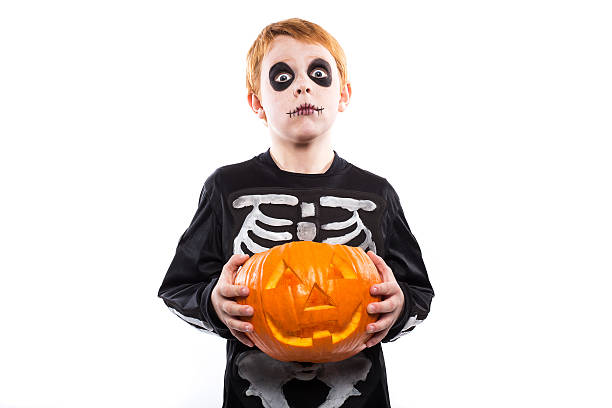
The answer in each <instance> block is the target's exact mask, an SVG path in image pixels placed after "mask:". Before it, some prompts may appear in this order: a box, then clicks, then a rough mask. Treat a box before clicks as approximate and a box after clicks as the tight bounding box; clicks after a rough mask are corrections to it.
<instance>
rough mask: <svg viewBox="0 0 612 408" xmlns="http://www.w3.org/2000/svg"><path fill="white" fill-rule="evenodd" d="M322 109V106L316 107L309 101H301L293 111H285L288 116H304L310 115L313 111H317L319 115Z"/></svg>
mask: <svg viewBox="0 0 612 408" xmlns="http://www.w3.org/2000/svg"><path fill="white" fill-rule="evenodd" d="M323 109H324V108H323V107H318V108H317V107H316V106H314V105H313V104H311V103H303V104H301V105H299V106H297V107H296V108H295V109H294V110H293V111H291V112H287V115H289V117H292V116H293V115H297V116H305V115H312V114H313V113H315V112H317V113H318V114H319V116H320V115H321V112H322V111H323Z"/></svg>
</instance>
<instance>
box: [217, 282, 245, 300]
mask: <svg viewBox="0 0 612 408" xmlns="http://www.w3.org/2000/svg"><path fill="white" fill-rule="evenodd" d="M219 293H220V294H221V296H223V297H226V298H233V297H244V296H248V295H249V288H248V286H242V285H232V284H229V283H228V284H225V285H222V286H221V287H220V288H219Z"/></svg>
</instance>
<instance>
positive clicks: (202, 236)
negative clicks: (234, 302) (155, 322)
mask: <svg viewBox="0 0 612 408" xmlns="http://www.w3.org/2000/svg"><path fill="white" fill-rule="evenodd" d="M214 175H215V174H214V173H213V174H212V175H211V176H210V177H208V179H207V180H206V181H205V183H204V187H203V188H202V192H201V194H200V200H199V203H198V209H197V211H196V213H195V215H194V217H193V219H192V221H191V224H190V225H189V227H188V228H187V230H186V231H185V232H184V233H183V235H182V236H181V238H180V240H179V243H178V246H177V248H176V254H175V255H174V258H173V259H172V262H171V264H170V267H169V268H168V271H167V272H166V276H165V277H164V280H163V282H162V284H161V287H160V288H159V291H158V294H157V296H158V297H160V298H161V299H162V300H163V301H164V303H165V304H166V306H168V308H169V309H170V311H172V312H173V313H174V314H176V315H177V316H178V317H180V318H181V319H183V320H184V321H186V322H187V323H189V324H190V325H191V326H193V327H195V328H197V329H199V330H201V331H204V332H206V333H211V334H216V335H218V336H221V337H223V338H226V339H234V336H233V335H232V334H231V332H230V331H229V329H228V328H227V326H225V324H224V323H223V322H221V320H220V319H219V317H218V316H217V314H216V312H215V310H214V308H213V306H212V303H211V302H210V295H211V293H212V290H213V288H214V287H215V285H216V283H217V280H218V279H219V276H220V275H221V270H222V269H223V265H225V261H224V258H223V250H222V244H221V231H222V229H221V221H220V218H218V215H217V206H219V203H220V201H219V200H220V199H219V197H218V193H217V191H216V189H215V184H214Z"/></svg>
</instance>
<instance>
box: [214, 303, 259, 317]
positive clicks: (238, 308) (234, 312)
mask: <svg viewBox="0 0 612 408" xmlns="http://www.w3.org/2000/svg"><path fill="white" fill-rule="evenodd" d="M221 308H222V309H223V311H224V312H225V313H227V314H228V315H230V316H251V315H252V314H253V308H252V307H251V306H249V305H239V304H238V303H236V302H224V304H223V306H222V307H221Z"/></svg>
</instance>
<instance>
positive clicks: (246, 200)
mask: <svg viewBox="0 0 612 408" xmlns="http://www.w3.org/2000/svg"><path fill="white" fill-rule="evenodd" d="M261 204H274V205H289V206H297V205H298V204H300V210H301V211H300V215H301V217H302V218H306V217H312V216H314V215H315V205H314V203H310V202H301V203H300V200H299V198H298V197H296V196H294V195H290V194H250V195H242V196H240V197H238V198H237V199H235V200H234V201H233V203H232V205H233V207H234V208H243V207H247V206H252V207H253V209H252V210H251V212H250V213H249V214H248V215H247V216H246V218H245V219H244V222H243V223H242V227H241V228H240V231H239V232H238V234H237V235H236V238H235V239H234V254H244V253H245V252H244V251H243V250H242V244H243V243H244V244H245V246H246V247H247V248H248V249H249V251H251V252H253V253H258V252H263V251H267V250H268V249H270V248H267V247H264V246H262V245H259V244H257V243H256V242H254V241H253V240H252V239H251V237H250V236H249V231H251V232H252V233H253V234H255V235H256V236H258V237H260V238H263V239H266V240H270V241H291V240H294V238H293V235H292V234H291V233H290V232H274V231H268V230H266V229H264V228H262V227H261V226H259V225H257V223H256V221H259V222H260V223H263V224H267V225H271V226H283V225H293V224H294V222H293V221H292V220H288V219H282V218H274V217H269V216H267V215H265V214H264V213H263V212H262V211H261V209H260V208H259V206H260V205H261ZM319 204H320V205H321V206H322V207H330V208H342V209H345V210H347V211H350V212H352V216H351V217H350V218H348V219H346V220H342V221H338V222H330V223H327V224H324V225H321V229H323V230H330V231H333V230H342V229H345V228H348V227H351V226H354V225H356V228H355V229H354V230H353V231H351V232H349V233H347V234H344V235H341V236H338V237H331V238H327V239H324V240H323V241H321V242H324V243H328V244H343V245H344V244H347V243H348V242H350V241H351V240H352V239H353V238H355V237H356V236H358V235H359V234H360V233H361V232H362V231H363V232H364V234H365V239H364V241H363V242H362V243H361V244H359V247H361V248H362V249H363V250H364V251H366V252H367V251H368V250H372V251H373V252H374V253H376V244H375V243H374V240H373V238H372V231H371V230H370V229H369V228H368V227H367V226H366V225H365V224H364V223H363V221H362V219H361V217H360V216H359V210H363V211H374V210H375V209H376V204H375V203H374V202H373V201H371V200H359V199H355V198H349V197H336V196H329V195H328V196H322V197H320V199H319ZM296 230H297V238H298V240H300V241H314V240H315V238H316V236H317V235H318V231H317V227H316V224H314V223H312V222H308V221H301V222H300V221H296Z"/></svg>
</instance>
